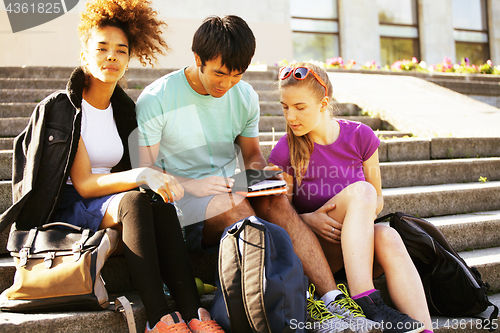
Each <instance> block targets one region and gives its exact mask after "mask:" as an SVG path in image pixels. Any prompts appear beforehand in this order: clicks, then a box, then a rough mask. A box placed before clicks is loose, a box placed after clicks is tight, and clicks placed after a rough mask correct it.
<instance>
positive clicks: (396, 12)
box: [0, 0, 500, 68]
mask: <svg viewBox="0 0 500 333" xmlns="http://www.w3.org/2000/svg"><path fill="white" fill-rule="evenodd" d="M14 1H17V0H12V1H11V2H14ZM23 1H24V2H35V3H36V0H19V2H23ZM60 1H69V0H60ZM85 3H86V0H80V1H79V2H78V4H77V5H76V6H75V7H74V8H73V9H71V10H70V11H68V12H67V13H66V14H64V15H62V16H59V17H57V18H55V19H53V20H52V21H49V22H47V23H45V24H42V25H39V26H36V27H33V28H31V29H27V30H24V31H20V32H16V33H13V32H12V30H11V26H10V22H9V17H8V13H7V11H8V10H9V9H10V10H12V8H6V7H5V5H4V3H1V2H0V49H1V50H2V52H0V66H22V65H27V66H76V65H78V63H79V55H80V47H79V43H78V38H77V31H76V27H77V25H78V17H79V13H80V12H81V11H82V10H83V9H84V6H85ZM153 5H154V6H155V8H156V9H157V11H158V13H159V16H160V17H161V18H162V19H164V20H165V21H166V22H167V23H168V25H169V27H168V29H167V30H166V31H165V36H166V40H167V42H168V43H169V45H170V46H171V49H172V51H171V52H170V53H169V54H167V55H166V56H161V57H159V67H162V68H177V67H182V66H186V65H189V64H191V63H192V62H193V55H192V52H191V40H192V36H193V34H194V31H195V30H196V28H197V27H198V26H199V25H200V24H201V22H202V21H203V19H204V18H206V17H207V16H210V15H225V14H235V15H239V16H241V17H242V18H244V19H245V20H246V21H247V22H248V24H249V25H250V27H251V28H252V30H253V31H254V33H255V36H256V39H257V50H256V54H255V57H254V63H265V64H267V65H275V64H276V63H278V62H279V61H280V60H283V59H286V60H288V61H290V60H297V61H301V60H311V59H313V60H318V61H325V60H326V59H328V58H332V57H339V56H340V57H342V58H343V59H344V60H350V59H352V60H354V61H356V63H358V64H364V63H365V62H368V61H375V62H376V63H377V64H378V65H380V66H384V65H390V64H392V63H393V62H394V61H396V60H402V59H411V58H412V57H416V58H417V59H418V60H419V61H420V60H424V61H426V62H427V63H428V64H436V63H439V62H442V61H443V58H445V57H447V58H450V59H451V61H452V62H453V63H456V62H459V61H461V60H462V59H465V58H468V60H469V61H470V63H475V64H480V63H484V62H486V61H487V60H488V59H491V60H492V62H493V64H495V65H498V64H500V0H309V1H304V0H254V1H251V2H247V1H239V0H220V1H210V2H209V1H206V0H186V1H174V0H153ZM133 66H139V64H138V63H133Z"/></svg>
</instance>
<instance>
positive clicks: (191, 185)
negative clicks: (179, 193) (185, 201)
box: [183, 176, 234, 197]
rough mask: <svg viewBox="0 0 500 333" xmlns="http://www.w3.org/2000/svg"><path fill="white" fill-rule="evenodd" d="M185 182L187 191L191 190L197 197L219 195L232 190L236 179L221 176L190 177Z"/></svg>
mask: <svg viewBox="0 0 500 333" xmlns="http://www.w3.org/2000/svg"><path fill="white" fill-rule="evenodd" d="M183 184H184V187H185V189H186V192H189V193H190V194H192V195H194V196H197V197H206V196H208V195H218V194H223V193H229V192H231V187H233V184H234V179H232V178H226V177H220V176H210V177H206V178H202V179H190V180H188V181H186V182H185V183H183Z"/></svg>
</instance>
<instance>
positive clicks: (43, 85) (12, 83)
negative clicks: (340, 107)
mask: <svg viewBox="0 0 500 333" xmlns="http://www.w3.org/2000/svg"><path fill="white" fill-rule="evenodd" d="M67 81H68V80H67V79H35V78H30V79H28V78H26V79H22V78H0V89H53V90H59V89H64V88H65V87H66V83H67Z"/></svg>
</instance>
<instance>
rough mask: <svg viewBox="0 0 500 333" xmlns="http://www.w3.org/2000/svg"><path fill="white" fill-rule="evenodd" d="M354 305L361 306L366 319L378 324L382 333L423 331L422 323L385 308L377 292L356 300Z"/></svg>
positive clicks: (387, 307)
mask: <svg viewBox="0 0 500 333" xmlns="http://www.w3.org/2000/svg"><path fill="white" fill-rule="evenodd" d="M356 303H358V304H359V306H361V308H362V309H363V312H364V313H365V316H366V317H367V318H370V319H371V320H374V321H377V322H379V323H380V326H381V328H382V331H383V332H384V333H417V332H422V331H423V330H424V329H425V327H424V324H423V323H421V322H419V321H417V320H415V319H413V318H411V317H410V316H408V315H407V314H403V313H401V312H399V311H397V310H395V309H393V308H391V307H389V306H387V305H386V304H385V303H384V301H383V300H382V297H381V296H380V291H379V290H376V291H374V292H372V293H371V294H369V295H368V296H364V297H361V298H357V299H356Z"/></svg>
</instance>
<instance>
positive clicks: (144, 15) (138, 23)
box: [78, 0, 170, 66]
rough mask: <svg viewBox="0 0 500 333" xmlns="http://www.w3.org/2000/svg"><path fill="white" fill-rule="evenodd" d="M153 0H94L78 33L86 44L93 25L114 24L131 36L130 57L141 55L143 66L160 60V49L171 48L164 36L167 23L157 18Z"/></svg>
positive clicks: (84, 13) (139, 56) (89, 4)
mask: <svg viewBox="0 0 500 333" xmlns="http://www.w3.org/2000/svg"><path fill="white" fill-rule="evenodd" d="M157 15H158V13H157V12H156V11H155V10H153V9H152V8H151V1H150V0H94V1H89V2H88V3H87V5H86V8H85V11H83V12H82V13H81V17H80V24H79V25H78V35H79V37H80V42H81V43H82V47H83V48H84V47H86V45H87V42H88V40H89V38H90V35H91V32H92V29H93V28H95V27H98V28H102V27H106V26H113V27H117V28H120V29H121V30H122V31H123V32H124V33H125V35H126V36H127V38H128V43H129V50H130V51H129V52H130V57H136V58H138V59H139V61H140V62H141V64H142V65H143V66H146V65H147V63H149V64H150V65H151V66H153V62H155V63H156V62H157V61H158V58H157V57H156V55H155V54H156V53H159V54H165V52H166V51H169V50H170V48H169V47H168V45H167V43H166V42H165V40H164V39H163V37H162V36H161V34H162V28H166V27H167V24H166V23H165V22H163V21H162V20H159V19H158V18H157Z"/></svg>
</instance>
